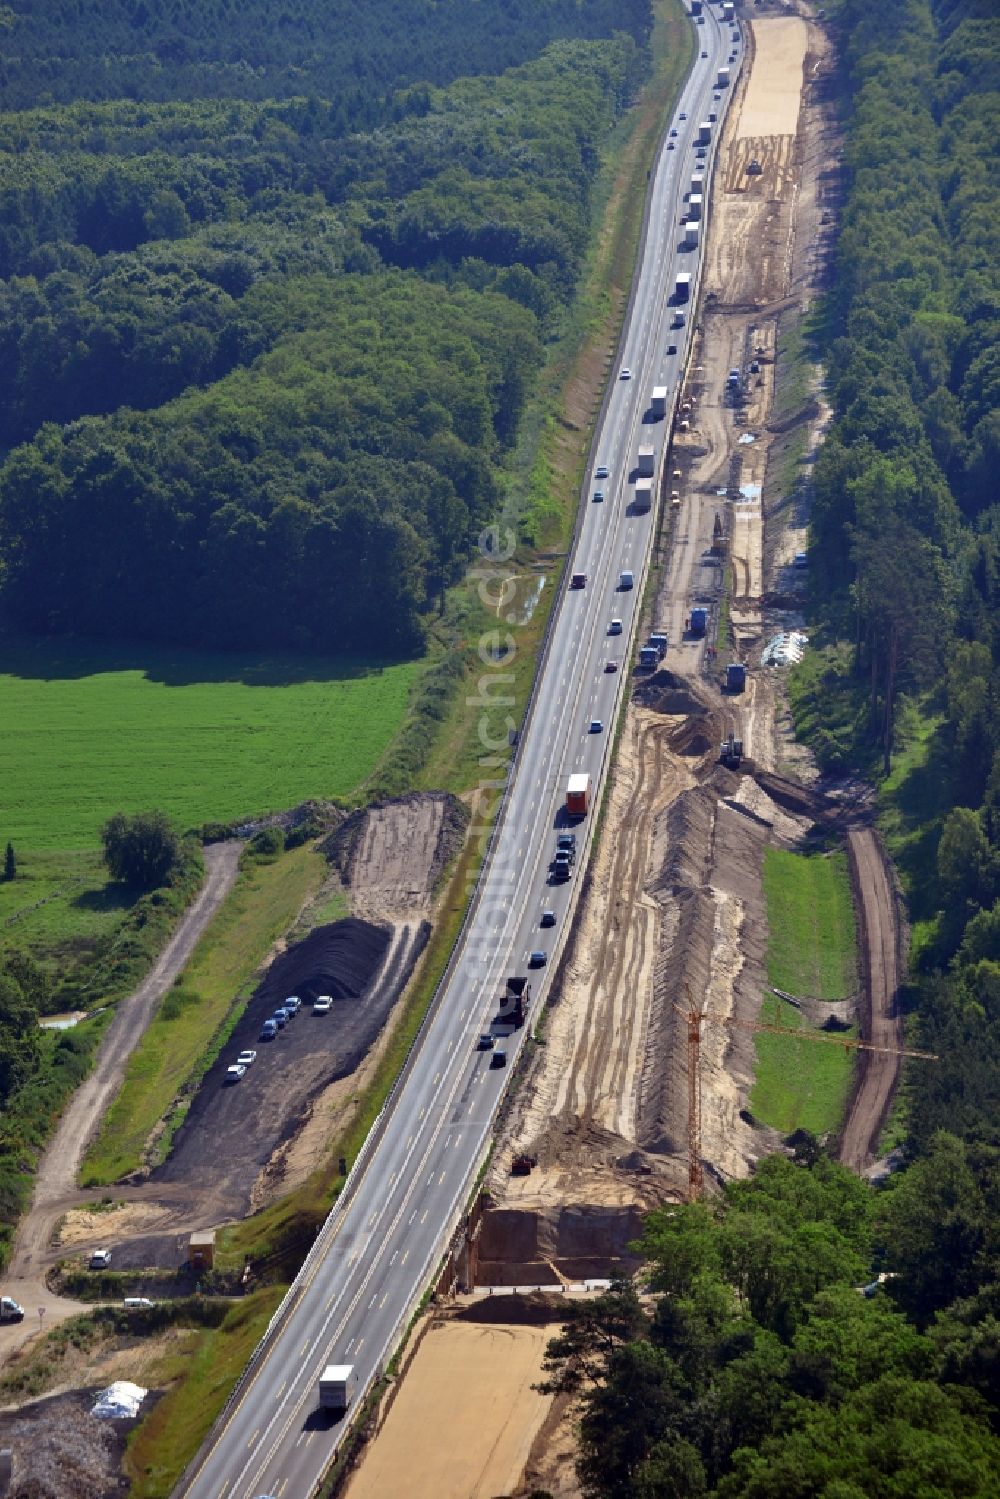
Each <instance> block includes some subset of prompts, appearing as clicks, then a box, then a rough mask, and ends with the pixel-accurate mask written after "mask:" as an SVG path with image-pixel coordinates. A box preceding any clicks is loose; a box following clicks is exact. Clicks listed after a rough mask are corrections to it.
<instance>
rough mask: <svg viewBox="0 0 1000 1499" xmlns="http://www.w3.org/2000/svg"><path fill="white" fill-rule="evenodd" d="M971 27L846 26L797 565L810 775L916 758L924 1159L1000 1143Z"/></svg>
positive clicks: (998, 615)
mask: <svg viewBox="0 0 1000 1499" xmlns="http://www.w3.org/2000/svg"><path fill="white" fill-rule="evenodd" d="M970 9H971V8H970V7H964V6H963V7H958V8H955V9H954V12H953V16H952V18H951V19H949V14H947V13H946V14H944V15H942V16H938V15H935V13H934V12H933V10H932V8H931V7H930V6H929V5H928V3H927V0H896V3H893V4H891V5H884V6H881V7H879V8H878V9H871V8H869V7H867V6H866V5H864V4H862V3H861V0H842V3H841V4H840V5H839V6H838V9H837V17H838V35H839V37H840V41H841V45H842V52H843V64H844V72H845V88H846V90H847V91H848V95H849V100H850V105H849V108H850V116H849V119H850V125H849V134H848V142H847V168H848V194H847V201H846V204H845V209H844V216H843V229H842V233H841V236H840V240H839V246H838V252H837V261H836V279H835V284H834V287H833V290H832V293H831V296H830V298H829V305H828V308H827V326H826V328H825V330H824V338H825V343H826V349H825V352H826V357H827V360H828V374H829V389H830V396H831V401H832V404H833V406H834V411H835V420H834V423H833V425H832V428H831V432H830V436H829V438H828V441H827V442H826V443H825V444H824V447H823V448H822V450H821V452H820V456H819V460H818V463H817V467H816V484H815V503H814V509H813V520H812V551H811V554H810V557H811V562H812V565H813V569H814V572H815V575H816V578H817V582H818V586H817V588H816V591H815V598H816V606H817V609H818V611H819V613H820V618H821V621H822V623H823V626H824V628H825V631H826V634H827V637H828V638H829V637H836V636H839V637H840V638H841V639H842V640H844V641H845V642H850V643H851V648H850V649H849V650H847V649H844V650H841V651H840V652H839V654H838V653H837V652H836V651H835V650H831V651H830V653H829V658H828V659H829V662H830V669H829V670H828V671H827V672H826V674H825V676H823V677H817V678H815V679H814V682H815V685H814V688H813V698H814V701H813V703H812V705H811V712H812V714H813V716H814V722H817V721H818V720H819V719H822V721H823V722H822V726H819V727H816V728H815V729H814V733H813V738H814V743H815V744H816V747H817V749H818V750H819V752H820V754H821V757H822V758H823V759H824V760H825V762H826V764H827V765H829V766H830V767H832V768H836V767H838V766H842V765H846V764H850V763H853V764H855V765H861V766H862V767H863V768H866V767H867V765H868V756H869V754H870V753H871V752H872V751H876V750H877V753H878V757H879V760H880V761H881V762H882V763H883V765H884V768H886V769H888V768H889V765H890V762H891V759H892V755H893V753H894V752H895V751H897V750H899V749H900V748H904V749H905V746H906V741H907V738H908V737H909V738H910V739H912V740H913V741H914V742H916V743H922V744H923V745H924V751H923V754H922V756H918V757H917V761H916V762H915V765H914V768H913V770H912V772H911V773H910V774H908V775H907V774H904V775H903V779H902V780H901V782H900V784H899V786H898V788H897V789H894V790H893V792H892V799H893V804H894V809H895V813H896V816H897V818H898V819H899V820H900V821H901V824H902V829H903V836H902V837H901V838H900V839H899V844H900V846H899V850H898V856H899V860H900V866H901V871H902V874H903V877H904V880H905V882H906V885H907V893H908V896H909V901H910V909H911V914H912V917H913V919H914V921H915V922H916V923H917V924H918V933H919V938H920V942H919V948H918V951H917V954H916V957H917V972H916V974H915V982H914V985H913V990H912V994H911V1003H912V1005H913V1007H914V1009H915V1011H916V1013H917V1021H916V1024H917V1026H918V1028H919V1031H920V1044H922V1045H925V1046H927V1047H929V1048H930V1049H932V1050H934V1051H937V1052H940V1053H941V1058H942V1060H941V1062H940V1063H939V1064H938V1065H936V1066H934V1067H932V1068H930V1069H927V1070H925V1071H924V1072H923V1073H921V1075H920V1080H919V1086H918V1085H917V1083H916V1081H914V1082H913V1083H912V1086H911V1111H910V1122H911V1128H912V1135H913V1148H914V1149H915V1150H917V1151H920V1150H923V1149H924V1148H926V1145H927V1142H928V1141H929V1140H930V1139H931V1138H932V1137H933V1135H934V1133H935V1131H937V1130H938V1129H941V1128H948V1129H953V1130H955V1131H956V1132H958V1133H959V1134H961V1135H962V1137H963V1138H965V1139H967V1140H969V1141H988V1142H990V1143H997V1142H998V1140H1000V751H998V749H997V746H998V743H1000V696H998V693H997V689H996V678H997V667H998V664H1000V504H998V503H997V496H996V492H995V482H996V480H995V475H996V473H997V470H998V466H1000V284H998V278H997V267H998V264H1000V174H998V164H1000V137H998V134H997V129H996V123H997V120H998V119H1000V25H998V23H997V21H996V20H987V19H982V18H978V17H977V16H976V15H975V14H971V15H970ZM900 701H902V703H903V708H904V713H903V715H902V723H903V734H902V736H901V735H900V723H901V717H900V713H899V711H898V707H899V703H900ZM802 706H803V705H802V704H801V703H800V708H801V707H802ZM901 737H902V741H903V743H902V746H901V745H900V739H901Z"/></svg>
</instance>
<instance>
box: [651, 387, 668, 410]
mask: <svg viewBox="0 0 1000 1499" xmlns="http://www.w3.org/2000/svg"><path fill="white" fill-rule="evenodd" d="M649 410H650V414H651V415H652V416H654V417H655V416H666V414H667V387H666V386H665V385H654V386H653V394H652V395H651V396H650V398H649Z"/></svg>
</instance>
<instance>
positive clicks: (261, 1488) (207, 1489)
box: [177, 3, 742, 1499]
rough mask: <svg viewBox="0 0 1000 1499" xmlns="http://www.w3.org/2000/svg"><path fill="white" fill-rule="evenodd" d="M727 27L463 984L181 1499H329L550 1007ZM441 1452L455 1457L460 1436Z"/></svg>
mask: <svg viewBox="0 0 1000 1499" xmlns="http://www.w3.org/2000/svg"><path fill="white" fill-rule="evenodd" d="M719 9H720V7H716V8H715V9H710V7H709V5H708V4H707V3H706V4H705V6H704V11H705V14H704V20H703V23H702V24H700V25H697V26H696V27H695V32H696V40H697V42H698V44H699V45H698V46H697V49H696V53H695V61H694V63H693V66H692V70H691V73H690V75H689V77H688V80H687V82H686V84H685V86H684V89H683V93H682V96H681V99H680V101H679V103H678V106H677V115H676V116H675V119H674V120H673V121H672V122H671V125H672V127H673V128H675V129H676V131H677V135H676V137H668V139H670V140H671V143H672V149H667V141H666V140H665V141H664V149H663V150H662V152H661V154H660V157H659V159H658V162H657V166H656V168H655V171H654V174H653V180H652V184H651V197H650V212H649V228H648V233H647V235H646V240H645V245H644V248H643V252H642V255H641V262H640V265H639V267H638V271H637V280H636V287H635V295H634V298H633V304H632V308H631V313H630V316H629V320H628V328H627V333H626V337H625V339H624V341H623V350H624V352H623V355H622V365H623V367H627V368H628V369H629V370H630V371H631V379H628V380H624V379H620V378H616V381H615V385H614V387H613V389H612V390H611V392H610V399H609V400H608V402H607V404H606V409H605V413H604V417H603V420H602V423H601V426H600V430H599V432H598V436H597V440H596V442H595V447H594V454H593V463H594V465H595V467H596V466H597V465H600V464H606V465H607V467H608V469H609V470H610V477H609V478H608V479H607V480H599V479H596V478H595V479H593V480H591V481H590V483H589V484H588V487H587V489H586V491H585V494H584V496H583V500H582V503H581V520H580V525H579V528H578V535H577V542H576V548H575V552H574V554H573V559H572V567H571V568H569V569H567V580H566V581H567V585H568V581H569V572H570V571H579V572H585V573H586V574H587V584H586V587H585V588H583V589H569V588H568V586H567V590H566V593H565V595H564V597H563V598H562V599H561V600H560V601H559V605H558V607H557V610H556V614H555V618H554V620H553V626H552V636H551V640H550V645H549V648H548V652H547V656H546V660H545V665H544V670H543V672H542V675H541V676H540V678H539V681H538V683H537V686H536V691H535V696H534V700H533V705H532V709H531V713H530V717H529V719H528V722H527V724H526V726H525V728H524V731H523V733H522V735H521V741H520V744H519V746H518V749H517V754H516V756H515V760H514V766H513V770H512V776H511V783H510V786H509V790H508V795H507V801H506V805H505V807H504V809H503V812H502V816H501V822H500V826H499V828H498V830H497V833H496V836H495V838H494V844H493V850H492V854H491V856H490V859H489V861H488V865H487V868H486V870H485V872H484V875H483V877H482V880H481V882H480V887H479V890H478V892H477V896H476V900H475V903H474V906H473V910H472V913H471V916H470V919H469V921H468V923H467V925H466V928H465V932H464V936H463V939H462V942H461V945H460V947H459V949H458V951H457V953H456V955H455V957H454V959H453V963H452V966H451V970H450V977H449V979H448V981H447V983H446V985H445V986H444V988H443V989H442V991H441V993H440V994H439V996H438V998H437V1000H436V1002H435V1006H434V1008H433V1011H432V1013H431V1016H430V1017H429V1019H428V1021H427V1023H426V1024H425V1027H424V1030H423V1033H422V1038H421V1040H420V1042H419V1044H418V1046H417V1048H416V1050H415V1052H414V1054H413V1055H412V1057H411V1059H410V1062H409V1064H408V1068H407V1070H406V1073H405V1074H404V1078H403V1079H402V1081H401V1084H400V1086H399V1087H398V1088H397V1090H396V1092H395V1094H394V1095H393V1098H392V1099H390V1102H389V1105H388V1106H387V1109H386V1111H385V1114H384V1116H383V1118H382V1119H381V1120H380V1121H379V1123H377V1124H376V1126H375V1129H374V1130H373V1133H372V1136H371V1137H370V1139H369V1143H368V1145H367V1146H366V1147H365V1150H364V1151H363V1152H362V1155H361V1157H359V1160H358V1162H357V1163H356V1165H355V1168H354V1170H353V1171H352V1175H351V1178H350V1180H349V1182H348V1184H347V1186H346V1188H345V1191H344V1194H343V1195H342V1198H341V1201H340V1203H339V1204H338V1206H337V1207H336V1208H335V1209H334V1211H333V1213H332V1214H331V1216H330V1219H329V1220H328V1222H327V1224H326V1225H325V1227H324V1228H323V1230H322V1232H321V1234H320V1236H319V1238H318V1240H317V1243H316V1245H315V1247H314V1250H313V1252H312V1253H311V1254H310V1257H309V1259H308V1261H307V1262H306V1264H305V1265H304V1267H303V1269H302V1272H301V1273H300V1275H299V1278H298V1280H297V1281H296V1283H295V1286H294V1287H293V1288H292V1290H291V1291H290V1293H289V1296H288V1298H287V1299H286V1302H285V1304H284V1305H283V1308H282V1309H281V1311H280V1312H279V1314H278V1315H277V1316H276V1318H275V1321H274V1322H273V1323H272V1327H271V1329H270V1330H269V1332H268V1335H267V1336H266V1337H265V1340H264V1342H263V1343H262V1344H261V1346H260V1348H259V1349H258V1350H257V1352H256V1354H255V1355H254V1358H253V1360H252V1362H251V1364H250V1366H249V1368H248V1370H247V1372H246V1374H245V1376H244V1379H243V1381H242V1382H241V1384H240V1385H239V1386H238V1388H237V1390H236V1392H235V1395H234V1397H233V1399H232V1400H231V1401H230V1403H229V1405H228V1406H227V1408H226V1410H225V1412H224V1413H223V1415H222V1416H221V1417H220V1419H219V1420H218V1421H217V1422H216V1424H215V1426H214V1428H213V1430H212V1432H211V1433H210V1435H209V1438H208V1440H207V1441H206V1443H205V1444H204V1445H203V1447H202V1449H201V1451H200V1452H199V1454H198V1456H197V1458H196V1459H195V1461H194V1462H193V1463H192V1464H191V1467H190V1468H189V1470H188V1472H187V1474H186V1475H185V1477H184V1479H183V1480H182V1482H181V1484H180V1486H179V1488H178V1490H177V1492H178V1494H185V1495H191V1496H196V1499H255V1496H261V1495H273V1496H276V1499H307V1496H309V1495H311V1494H312V1493H313V1492H314V1490H315V1488H316V1486H317V1484H318V1482H319V1480H320V1479H321V1477H322V1475H323V1473H324V1471H325V1470H326V1468H327V1467H328V1465H329V1463H330V1461H331V1459H332V1457H333V1455H334V1453H335V1451H336V1448H337V1446H338V1444H339V1442H340V1440H341V1438H342V1436H343V1433H344V1428H345V1422H344V1420H343V1419H333V1418H331V1417H330V1415H329V1414H328V1413H324V1412H320V1411H319V1409H318V1401H317V1381H318V1378H319V1375H320V1373H321V1372H322V1370H323V1368H324V1367H325V1366H326V1364H328V1363H342V1364H353V1365H354V1367H355V1371H356V1374H357V1377H358V1382H359V1396H360V1394H361V1393H362V1392H363V1391H364V1390H365V1389H366V1388H367V1387H368V1386H369V1385H370V1384H371V1383H372V1381H373V1380H374V1379H375V1378H376V1377H377V1376H378V1375H379V1374H380V1373H381V1372H382V1370H383V1368H384V1367H385V1365H386V1363H387V1362H388V1359H389V1358H390V1356H391V1354H392V1352H393V1350H394V1349H395V1347H396V1345H397V1344H398V1341H399V1338H400V1336H401V1334H402V1332H403V1331H404V1330H405V1327H406V1325H407V1322H408V1320H409V1318H410V1317H411V1316H412V1314H413V1312H414V1310H415V1308H416V1306H417V1304H418V1303H419V1300H420V1297H421V1295H422V1294H423V1292H424V1290H425V1289H426V1287H427V1286H428V1284H429V1282H430V1279H431V1277H432V1276H433V1274H434V1272H435V1270H436V1268H437V1266H438V1265H439V1263H440V1261H441V1257H442V1254H443V1253H444V1250H445V1249H446V1247H447V1244H448V1241H449V1239H450V1237H451V1235H452V1233H453V1232H454V1229H455V1227H456V1226H457V1224H458V1222H459V1221H460V1217H461V1214H462V1211H463V1208H464V1207H465V1204H466V1202H467V1200H468V1197H469V1194H470V1192H471V1189H472V1184H473V1181H474V1178H475V1174H476V1171H477V1169H478V1167H479V1165H480V1163H481V1162H482V1160H483V1159H484V1155H485V1152H486V1150H487V1149H488V1146H489V1141H490V1135H491V1130H492V1125H493V1120H494V1117H495V1113H496V1110H497V1107H498V1105H499V1102H500V1098H501V1094H502V1091H503V1088H504V1085H505V1083H506V1079H507V1077H508V1076H509V1071H510V1064H511V1063H513V1061H514V1059H515V1057H516V1053H517V1051H518V1050H519V1048H520V1047H521V1045H522V1044H523V1042H524V1038H525V1036H526V1035H527V1034H528V1031H529V1030H530V1027H531V1022H532V1018H533V1014H534V1012H536V1011H537V1009H538V1006H539V1001H540V1000H541V999H542V998H543V997H544V992H545V986H546V981H547V973H548V972H549V970H550V966H551V959H552V957H553V953H554V949H555V945H556V943H557V942H558V940H559V934H560V931H561V929H562V928H563V927H564V926H565V924H566V918H567V914H568V912H569V910H570V908H571V902H572V900H573V898H574V891H575V888H576V886H577V884H578V882H579V880H580V877H581V871H582V867H583V864H584V862H585V858H584V855H585V845H586V842H587V836H588V829H589V826H590V824H591V822H592V820H593V809H594V808H595V807H596V806H597V805H598V804H599V793H600V782H601V778H602V776H603V772H604V769H605V764H606V760H607V756H608V752H609V747H610V744H611V740H612V737H613V726H614V720H615V717H616V713H617V710H618V708H619V706H620V698H621V694H622V691H623V687H624V682H625V680H626V676H627V673H626V672H625V671H624V670H619V671H618V672H614V673H611V672H607V671H606V670H605V667H606V663H607V661H608V660H609V659H613V660H616V661H619V662H620V663H621V664H622V666H623V667H624V665H625V663H626V658H627V657H628V656H629V655H630V653H631V652H632V651H633V650H634V649H635V645H636V642H635V641H634V640H633V638H632V637H633V634H634V625H635V618H636V613H637V611H638V609H639V606H640V601H641V598H642V584H643V580H644V576H645V570H646V565H647V561H648V557H649V553H650V549H651V540H652V530H653V524H654V518H655V515H656V507H655V506H654V508H653V511H652V512H648V513H636V512H635V510H634V507H633V505H632V504H631V496H632V482H631V481H630V477H629V476H630V474H631V473H632V472H633V471H634V469H635V459H636V452H637V448H638V446H639V445H640V444H641V443H650V442H652V443H654V444H655V445H656V448H657V461H658V464H659V459H660V456H661V454H662V450H663V445H664V443H665V440H666V435H667V427H668V423H667V422H665V421H663V420H661V421H659V422H656V423H650V422H648V421H646V420H644V418H645V415H646V412H647V408H648V406H649V397H650V393H651V391H652V389H653V387H654V386H655V385H666V386H667V387H668V392H669V394H668V410H670V409H671V408H672V403H673V398H674V394H675V388H676V382H677V378H678V375H679V372H680V370H681V369H682V367H683V360H684V354H685V345H686V340H687V338H688V337H689V334H690V321H691V316H692V312H693V303H689V304H688V305H687V307H686V308H685V309H684V310H685V313H686V318H685V326H684V327H682V328H679V329H672V328H671V327H670V324H671V321H672V319H673V315H674V313H675V311H676V309H675V307H674V306H672V305H671V303H670V298H671V296H672V293H673V290H674V283H675V277H676V275H677V273H678V272H679V271H682V270H687V271H690V272H691V273H692V275H693V276H695V277H696V275H697V268H698V256H699V254H700V250H699V251H686V252H685V251H682V250H681V249H680V245H681V241H682V239H683V228H682V225H681V218H682V214H681V210H682V207H683V204H684V199H685V195H686V194H687V193H688V192H689V190H690V186H691V181H690V179H691V175H692V172H693V171H694V170H695V169H696V167H698V166H699V165H700V164H701V163H700V161H699V159H698V158H697V157H696V140H697V134H698V128H699V125H700V123H701V122H702V121H703V120H707V119H708V115H709V112H710V111H712V110H715V111H716V112H717V113H718V115H719V123H718V124H716V125H713V127H712V143H711V146H710V148H709V156H710V155H711V152H712V151H714V148H715V140H716V137H717V135H718V133H719V131H720V130H721V121H722V116H723V112H724V110H725V108H726V104H727V102H728V99H729V96H730V94H731V92H732V88H731V87H730V88H728V89H726V88H724V89H716V88H715V83H716V77H717V70H718V68H719V67H720V65H721V66H725V65H726V64H727V63H728V59H729V55H730V53H731V52H733V51H736V53H737V58H736V61H735V62H734V64H733V65H732V77H733V80H734V82H735V79H736V74H737V69H738V67H739V64H740V61H741V52H742V40H740V41H737V42H733V41H732V40H731V33H732V31H733V30H734V29H735V28H734V27H732V26H731V25H730V24H728V23H723V22H722V21H721V19H720V16H719V14H718V11H719ZM702 51H705V52H707V54H708V55H707V57H706V58H702V57H701V56H700V55H699V54H700V53H701V52H702ZM716 93H718V94H719V95H720V99H719V102H718V103H716V102H714V98H713V96H714V95H715V94H716ZM681 113H683V114H685V115H686V119H685V120H681V119H680V118H679V116H680V114H681ZM705 164H706V165H707V164H708V162H706V163H705ZM670 343H675V344H676V345H677V353H676V354H675V355H667V353H666V349H667V346H668V345H669V344H670ZM615 374H616V376H617V375H618V371H616V372H615ZM588 477H589V476H588ZM668 487H669V486H668ZM595 488H601V489H603V490H604V493H605V499H604V501H603V502H598V501H594V500H593V498H592V494H593V490H594V489H595ZM626 570H631V571H632V572H634V574H635V583H636V586H635V588H634V589H632V590H629V591H623V590H621V589H620V588H619V586H618V585H619V574H620V573H621V572H622V571H626ZM502 608H503V605H501V609H502ZM613 617H617V618H619V619H621V620H622V626H623V628H622V634H621V635H615V636H612V635H609V633H608V626H609V622H610V620H611V619H612V618H613ZM483 675H484V684H483V693H482V695H483V698H484V700H485V701H484V704H483V711H484V715H486V716H487V717H488V718H489V720H490V729H489V734H490V735H493V736H496V738H497V739H500V740H502V741H503V742H504V743H505V733H506V730H505V726H504V725H505V718H506V713H507V708H506V706H505V705H504V704H503V702H502V698H503V694H504V691H505V688H506V687H507V682H508V681H509V678H508V679H506V680H505V674H504V672H503V670H502V666H501V668H499V669H497V670H493V671H491V670H488V669H484V674H483ZM595 718H596V719H600V720H602V722H603V725H604V728H603V731H602V732H594V733H592V732H590V722H591V720H592V719H595ZM484 721H485V719H484ZM578 771H589V773H590V775H591V777H592V780H593V783H594V790H595V795H594V796H593V800H592V803H591V814H590V815H589V816H588V817H587V818H585V819H583V820H582V822H578V823H577V824H576V830H577V840H578V844H579V845H580V855H581V857H580V858H579V860H578V862H577V865H576V867H575V869H574V871H573V875H572V878H571V879H570V880H569V882H568V883H565V884H562V885H553V884H551V883H550V881H549V862H550V860H551V859H552V856H553V853H554V848H555V835H556V833H557V831H558V830H559V829H560V828H561V827H563V826H564V825H565V821H566V820H565V814H564V812H563V810H562V809H563V806H564V802H565V791H566V781H567V778H568V776H569V775H570V774H571V773H573V772H578ZM487 774H488V772H487ZM546 909H547V910H551V911H553V912H554V913H555V917H556V925H555V927H554V928H552V929H548V930H543V929H541V928H540V925H539V923H540V918H541V913H542V911H543V910H546ZM535 949H545V950H546V951H547V952H548V955H549V959H550V964H549V965H548V966H547V967H543V968H540V969H538V970H536V971H535V972H534V974H533V980H532V989H533V993H532V1000H531V1007H530V1011H529V1015H528V1024H527V1025H526V1026H525V1027H524V1028H523V1029H522V1030H519V1031H515V1032H514V1033H513V1034H510V1035H509V1036H507V1037H506V1041H505V1045H506V1049H507V1054H508V1066H507V1067H494V1066H491V1053H490V1052H489V1051H478V1050H477V1049H476V1041H477V1037H478V1036H479V1034H480V1033H481V1032H482V1031H485V1030H488V1029H489V1028H490V1023H491V1020H492V1019H493V1017H494V1016H495V1015H496V1011H497V1003H498V998H499V995H500V993H501V991H502V988H503V984H504V981H505V979H506V976H507V975H508V974H527V973H529V969H528V966H527V964H528V958H529V954H530V953H531V952H532V951H534V950H535ZM299 1023H300V1024H301V1023H302V1022H301V1021H300V1022H299ZM504 1029H506V1028H505V1027H497V1026H494V1030H495V1031H502V1030H504ZM440 1435H441V1439H442V1440H448V1436H447V1418H446V1417H445V1418H444V1420H443V1422H442V1431H441V1434H440ZM433 1439H434V1438H433V1434H432V1433H428V1440H433Z"/></svg>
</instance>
